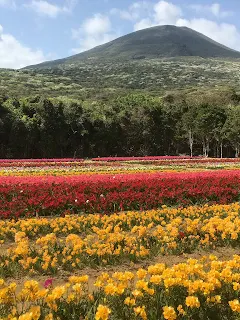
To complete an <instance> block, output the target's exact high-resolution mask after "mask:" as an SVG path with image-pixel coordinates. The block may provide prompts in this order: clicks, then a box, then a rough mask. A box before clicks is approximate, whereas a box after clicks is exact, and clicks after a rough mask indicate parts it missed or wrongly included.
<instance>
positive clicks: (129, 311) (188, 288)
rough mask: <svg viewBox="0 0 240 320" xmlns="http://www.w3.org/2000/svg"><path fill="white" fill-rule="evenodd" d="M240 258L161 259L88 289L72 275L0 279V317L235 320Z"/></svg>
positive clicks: (106, 276)
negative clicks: (60, 279)
mask: <svg viewBox="0 0 240 320" xmlns="http://www.w3.org/2000/svg"><path fill="white" fill-rule="evenodd" d="M239 294H240V257H239V256H234V257H233V259H232V260H229V261H218V260H217V258H216V257H215V256H209V257H208V258H207V257H204V258H203V259H201V260H194V259H189V260H188V261H187V262H186V263H181V264H177V265H174V266H173V267H171V268H168V267H166V266H165V265H164V264H161V263H160V264H156V265H152V266H149V267H148V268H147V269H139V270H138V271H137V272H136V273H133V272H130V271H125V272H115V273H113V274H109V273H106V272H105V273H102V274H101V275H100V276H99V277H98V278H97V279H96V281H95V283H94V288H92V289H91V290H90V289H89V279H88V276H87V275H85V276H71V277H70V278H69V280H68V282H67V283H65V284H63V285H60V286H54V281H53V280H52V279H48V280H46V281H45V283H44V284H40V283H38V282H37V281H34V280H30V281H26V282H25V283H24V285H23V287H22V288H19V287H18V286H17V284H16V283H14V282H12V283H10V284H7V283H5V282H4V280H0V313H1V317H2V319H19V320H24V319H28V320H31V319H34V320H37V319H44V320H50V319H51V320H52V319H88V320H90V319H92V320H93V319H96V320H107V319H112V320H126V319H135V320H140V319H143V320H147V319H150V320H163V319H166V320H176V319H185V320H190V319H199V320H205V319H219V320H225V319H228V320H237V319H239V315H240V302H239Z"/></svg>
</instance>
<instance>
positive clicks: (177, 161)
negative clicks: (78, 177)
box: [0, 156, 240, 168]
mask: <svg viewBox="0 0 240 320" xmlns="http://www.w3.org/2000/svg"><path fill="white" fill-rule="evenodd" d="M226 163H228V164H230V163H235V164H238V163H240V158H202V157H192V158H191V157H187V156H186V157H183V156H182V157H174V156H159V157H157V156H156V157H109V158H93V159H87V160H84V159H0V167H23V168H24V167H43V166H49V167H58V166H63V167H69V166H70V167H71V166H86V167H87V166H89V165H90V166H99V165H100V166H108V165H111V166H121V165H122V164H129V165H133V164H141V165H149V164H152V165H157V166H160V165H162V166H172V165H194V164H226Z"/></svg>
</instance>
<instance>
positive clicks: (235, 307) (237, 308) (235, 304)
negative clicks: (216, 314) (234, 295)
mask: <svg viewBox="0 0 240 320" xmlns="http://www.w3.org/2000/svg"><path fill="white" fill-rule="evenodd" d="M228 304H229V306H230V308H231V309H232V311H234V312H240V303H239V300H238V299H235V300H232V301H229V302H228Z"/></svg>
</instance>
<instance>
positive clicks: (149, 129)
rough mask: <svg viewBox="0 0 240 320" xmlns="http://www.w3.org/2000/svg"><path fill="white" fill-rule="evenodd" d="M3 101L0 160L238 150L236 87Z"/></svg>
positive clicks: (213, 153)
mask: <svg viewBox="0 0 240 320" xmlns="http://www.w3.org/2000/svg"><path fill="white" fill-rule="evenodd" d="M217 96H221V101H222V103H221V104H220V100H219V102H218V103H219V104H218V105H216V99H217V98H216V99H215V98H214V97H217ZM0 101H1V102H0V157H2V158H35V157H37V158H41V157H43V158H44V157H47V158H50V157H75V156H77V157H96V156H110V155H112V156H114V155H118V156H124V155H129V156H133V155H135V156H137V155H139V156H144V155H164V154H168V155H170V154H180V153H185V154H188V153H190V151H191V152H192V153H193V155H198V154H204V155H206V156H207V155H211V156H219V155H220V154H221V153H222V151H224V152H223V153H224V156H233V155H234V150H235V155H238V153H239V146H240V140H239V136H240V133H239V127H240V126H239V123H240V112H239V111H240V107H239V96H238V95H237V94H236V93H235V92H234V91H233V90H232V89H229V90H227V89H225V91H224V90H223V91H221V92H219V91H218V90H212V91H211V92H210V91H207V92H205V93H204V91H201V94H199V92H198V91H195V93H193V92H192V91H190V92H183V91H181V92H176V91H175V92H172V93H171V92H169V93H168V94H166V95H164V96H162V97H158V96H154V95H150V94H144V93H131V94H122V95H118V96H115V97H112V98H109V99H108V100H106V99H102V100H94V101H93V100H85V101H81V100H74V99H68V98H66V97H65V98H45V97H42V96H39V95H37V96H31V97H24V98H6V97H3V98H2V99H1V100H0ZM189 148H190V151H189ZM220 149H221V152H220Z"/></svg>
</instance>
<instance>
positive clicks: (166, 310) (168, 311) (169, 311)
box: [163, 306, 177, 320]
mask: <svg viewBox="0 0 240 320" xmlns="http://www.w3.org/2000/svg"><path fill="white" fill-rule="evenodd" d="M163 316H164V319H166V320H175V319H177V314H176V312H175V310H174V308H173V307H168V306H165V307H163Z"/></svg>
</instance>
